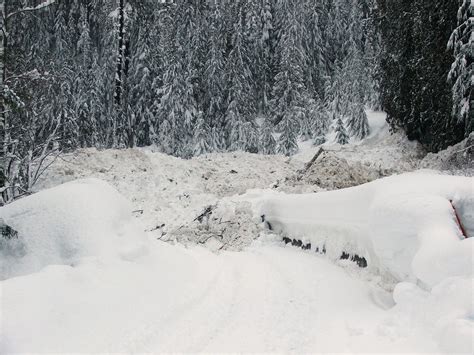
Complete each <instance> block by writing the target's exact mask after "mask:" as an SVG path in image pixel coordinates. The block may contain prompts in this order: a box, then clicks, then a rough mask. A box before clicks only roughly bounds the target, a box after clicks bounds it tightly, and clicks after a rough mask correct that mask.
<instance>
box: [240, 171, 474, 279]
mask: <svg viewBox="0 0 474 355" xmlns="http://www.w3.org/2000/svg"><path fill="white" fill-rule="evenodd" d="M244 198H245V197H244ZM249 198H250V199H251V200H253V201H254V203H255V205H256V206H257V207H256V209H257V211H256V213H257V214H258V215H262V216H265V220H266V221H267V222H268V223H270V225H271V227H272V229H273V230H274V231H276V232H279V233H283V234H285V235H287V236H289V237H290V238H297V239H300V240H303V242H311V244H312V248H313V249H314V248H316V247H319V248H320V249H321V248H322V247H323V246H325V248H326V249H327V250H328V254H329V255H332V256H333V257H334V258H336V259H337V258H339V256H340V255H341V252H342V251H346V252H352V253H355V254H357V255H359V256H364V257H366V258H367V259H368V263H369V265H371V266H372V267H374V268H376V269H378V271H379V272H383V271H384V270H387V271H388V272H389V273H390V274H391V275H392V276H394V277H395V278H396V279H398V280H400V281H402V280H410V281H416V280H420V281H421V282H423V284H425V285H428V286H429V287H432V286H434V285H435V284H437V283H438V282H440V281H442V280H444V279H445V278H447V277H450V276H465V275H470V274H472V268H473V267H474V264H473V257H472V255H473V251H474V249H473V248H474V243H473V242H474V238H468V239H465V238H464V236H463V234H462V231H461V228H460V227H459V225H458V224H457V219H456V214H455V210H454V209H453V206H454V207H455V208H456V210H457V213H458V215H459V218H460V219H461V221H463V227H465V229H466V233H467V234H468V235H473V232H474V230H472V225H471V223H472V211H473V210H474V178H470V177H459V176H449V175H439V174H435V173H432V172H431V173H430V172H423V171H422V172H416V173H406V174H403V175H399V176H392V177H389V178H384V179H379V180H376V181H373V182H371V183H368V184H364V185H361V186H357V187H352V188H348V189H342V190H337V191H328V192H320V193H316V194H299V195H288V194H282V193H275V192H271V193H268V192H266V191H263V192H260V193H259V192H258V191H254V192H251V193H249Z"/></svg>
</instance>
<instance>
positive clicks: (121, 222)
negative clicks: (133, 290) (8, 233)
mask: <svg viewBox="0 0 474 355" xmlns="http://www.w3.org/2000/svg"><path fill="white" fill-rule="evenodd" d="M131 211H132V207H131V205H130V204H129V203H128V202H127V201H126V200H125V199H124V198H123V197H122V196H121V195H120V194H119V193H118V192H117V191H116V190H115V189H114V188H112V187H111V186H110V185H108V184H107V183H105V182H103V181H101V180H97V179H86V180H77V181H74V182H70V183H66V184H63V185H60V186H58V187H55V188H52V189H49V190H44V191H41V192H39V193H36V194H34V195H31V196H28V197H25V198H23V199H20V200H18V201H16V202H14V203H12V204H10V205H7V206H4V207H1V208H0V219H3V220H4V222H5V223H6V224H7V225H8V226H10V227H12V228H13V229H15V230H16V231H17V232H18V234H19V235H18V238H13V239H10V240H6V239H0V270H1V274H0V277H1V278H2V279H4V278H8V277H11V276H17V275H22V274H25V273H30V272H34V271H37V270H39V269H41V268H42V267H44V266H46V265H52V264H68V265H71V264H75V263H77V262H78V261H79V260H80V258H82V257H86V256H98V255H102V256H106V255H120V256H122V257H133V255H134V254H135V253H137V252H140V250H142V249H141V248H142V246H143V245H144V244H143V242H144V240H145V239H144V238H143V232H142V230H141V229H140V228H139V227H138V226H137V224H136V223H135V221H134V220H132V216H131Z"/></svg>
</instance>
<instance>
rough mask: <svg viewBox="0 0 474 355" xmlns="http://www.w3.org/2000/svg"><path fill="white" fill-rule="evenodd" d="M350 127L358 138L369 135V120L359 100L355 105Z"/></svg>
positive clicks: (353, 134)
mask: <svg viewBox="0 0 474 355" xmlns="http://www.w3.org/2000/svg"><path fill="white" fill-rule="evenodd" d="M348 128H349V132H350V134H351V135H352V136H354V137H356V138H358V139H364V138H365V137H367V136H368V135H369V133H370V129H369V121H368V119H367V113H366V112H365V108H364V105H363V104H362V103H360V102H359V103H356V104H355V105H354V106H353V108H352V110H351V114H350V116H349V120H348Z"/></svg>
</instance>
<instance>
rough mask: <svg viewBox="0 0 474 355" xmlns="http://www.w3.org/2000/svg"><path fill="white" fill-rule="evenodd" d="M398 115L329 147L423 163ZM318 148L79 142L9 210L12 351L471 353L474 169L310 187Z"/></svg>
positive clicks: (6, 341) (5, 245) (4, 324)
mask: <svg viewBox="0 0 474 355" xmlns="http://www.w3.org/2000/svg"><path fill="white" fill-rule="evenodd" d="M383 119H384V117H383V115H382V114H378V113H372V114H371V115H370V122H371V127H372V134H371V136H370V137H369V138H368V139H367V140H365V141H363V142H354V143H353V144H351V145H349V146H347V147H342V148H341V147H339V146H337V145H332V144H327V145H326V146H325V149H326V150H332V151H334V152H335V153H334V154H336V155H337V156H338V157H344V159H347V161H349V162H350V163H351V164H353V163H358V164H361V165H363V166H365V167H366V168H367V171H369V170H370V169H377V170H385V171H394V172H403V171H411V170H414V169H416V168H417V167H418V166H419V164H420V161H421V157H422V154H421V149H420V148H419V147H417V146H416V145H414V144H413V143H409V142H406V141H405V140H404V139H403V138H402V137H401V136H397V135H394V136H391V135H389V134H388V128H387V126H386V125H385V124H384V121H383ZM317 150H318V147H312V146H310V145H309V144H306V143H303V144H302V150H301V152H300V154H298V155H297V156H296V157H293V158H291V159H288V158H285V157H281V156H272V157H267V156H258V155H252V154H246V153H226V154H212V155H208V156H204V157H199V158H195V159H192V160H188V161H184V160H181V159H177V158H173V157H169V156H165V155H163V154H160V153H155V152H153V151H152V150H151V149H130V150H124V151H113V150H109V151H101V152H98V151H95V150H82V151H78V152H75V153H74V154H70V155H68V156H65V157H64V158H63V160H61V161H58V162H57V163H56V164H54V165H53V166H52V169H50V170H49V171H48V173H47V175H45V176H44V177H43V179H42V181H41V182H40V184H39V185H38V186H37V189H38V190H41V192H39V193H37V194H34V195H32V196H30V197H27V198H24V199H22V200H19V201H17V202H15V203H12V204H10V205H8V206H5V207H2V208H0V218H1V219H3V220H4V221H5V222H6V223H7V224H8V225H9V226H11V227H13V228H14V229H15V230H17V231H18V232H19V238H18V239H14V240H10V241H5V240H4V239H2V244H1V245H0V252H1V253H0V257H1V260H0V274H1V275H0V276H1V279H2V280H3V281H1V282H0V291H1V294H0V297H1V301H0V302H1V303H0V304H1V307H0V326H1V328H0V353H19V352H33V353H39V352H48V353H51V352H55V353H58V352H59V353H71V352H74V353H78V352H82V353H98V352H296V353H302V352H312V353H314V352H351V353H356V352H363V353H367V352H371V353H386V352H392V353H400V352H403V353H407V352H411V353H413V352H416V353H446V352H451V353H452V352H464V353H472V352H473V350H474V345H473V339H474V305H473V303H474V298H473V289H474V278H473V269H474V263H473V244H474V243H473V242H472V240H473V239H463V236H462V231H461V228H460V226H459V225H458V222H457V219H456V215H455V213H454V210H453V207H452V205H451V201H450V200H452V204H453V205H454V207H455V208H456V210H457V213H458V217H459V218H460V219H461V221H462V223H463V227H464V229H465V232H466V233H467V234H469V235H470V234H472V233H473V230H474V216H473V210H474V208H473V205H474V182H473V178H463V177H451V176H442V175H439V174H438V173H436V172H417V173H412V174H406V175H401V176H399V177H393V178H387V179H383V180H378V181H375V182H373V183H370V184H367V185H363V186H360V187H356V188H351V189H349V190H340V191H335V192H322V193H317V194H310V195H305V194H302V193H307V192H320V191H322V189H321V187H319V186H315V185H313V184H310V183H308V182H307V181H305V180H304V179H299V178H298V173H297V171H299V170H300V171H301V169H304V166H305V163H306V162H307V161H309V160H310V159H311V158H312V156H313V155H314V154H315V153H316V152H317ZM77 179H82V180H77ZM98 179H100V180H98ZM75 180H77V181H75ZM369 180H370V179H369ZM68 181H72V182H70V183H66V184H64V185H60V184H61V183H64V182H68ZM109 184H110V185H109ZM57 185H60V186H58V187H54V186H57ZM50 187H52V188H51V189H48V188H50ZM249 190H250V191H249ZM286 193H291V194H286ZM128 201H130V202H128ZM206 208H208V213H205V214H203V215H202V216H201V217H202V218H197V217H198V216H199V215H200V214H202V212H203V211H205V210H206ZM261 215H265V217H264V219H265V222H264V223H262V219H261ZM268 223H269V224H268ZM269 225H271V226H272V229H273V230H272V231H270V230H268V229H267V228H266V227H268V226H269ZM323 234H324V235H323ZM284 235H287V236H290V237H292V238H293V237H295V238H299V239H302V240H304V242H305V243H307V242H311V243H312V246H311V248H310V249H309V250H305V251H303V250H301V249H299V248H296V247H292V246H285V245H284V243H282V241H281V239H282V236H284ZM157 239H160V240H157ZM164 240H168V241H169V242H164ZM321 243H322V244H324V246H325V249H327V251H326V254H325V255H322V254H320V253H317V252H315V249H316V247H317V246H319V247H320V245H319V244H321ZM196 244H202V245H196ZM216 250H219V252H217V253H215V252H213V251H216ZM232 250H239V251H232ZM342 251H348V252H351V253H357V254H358V255H360V256H364V257H366V258H367V260H368V266H369V267H368V268H364V269H362V268H359V267H357V265H355V264H354V263H353V262H351V261H349V260H339V258H338V255H339V253H340V252H342Z"/></svg>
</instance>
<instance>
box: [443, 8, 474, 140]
mask: <svg viewBox="0 0 474 355" xmlns="http://www.w3.org/2000/svg"><path fill="white" fill-rule="evenodd" d="M448 48H449V49H451V50H452V51H453V53H454V58H455V60H454V63H453V65H452V67H451V70H450V72H449V77H448V78H449V80H450V82H452V84H453V102H454V107H453V114H454V115H455V116H456V118H457V120H458V121H460V122H464V123H465V126H466V135H468V134H469V133H470V132H472V131H473V130H474V113H473V111H472V107H473V105H474V90H473V87H474V79H473V78H474V2H472V1H471V0H463V2H462V5H461V7H460V8H459V11H458V27H457V28H456V29H455V30H454V32H453V33H452V35H451V38H450V40H449V43H448Z"/></svg>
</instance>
